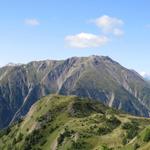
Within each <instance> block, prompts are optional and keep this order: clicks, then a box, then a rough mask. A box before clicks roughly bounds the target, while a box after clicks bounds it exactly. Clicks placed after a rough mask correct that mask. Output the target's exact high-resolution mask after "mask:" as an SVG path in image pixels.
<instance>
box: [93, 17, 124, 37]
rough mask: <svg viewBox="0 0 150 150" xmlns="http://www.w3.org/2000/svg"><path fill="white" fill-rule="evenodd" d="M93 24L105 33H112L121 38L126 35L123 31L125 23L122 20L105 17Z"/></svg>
mask: <svg viewBox="0 0 150 150" xmlns="http://www.w3.org/2000/svg"><path fill="white" fill-rule="evenodd" d="M92 22H94V23H95V24H96V25H97V26H98V27H99V28H100V29H101V30H102V31H103V33H112V34H114V35H116V36H121V35H123V33H124V32H123V30H122V29H121V27H122V26H123V24H124V22H123V21H122V20H121V19H118V18H115V17H110V16H107V15H103V16H101V17H99V18H97V19H95V20H93V21H92Z"/></svg>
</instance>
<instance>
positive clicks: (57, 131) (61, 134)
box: [0, 95, 150, 150]
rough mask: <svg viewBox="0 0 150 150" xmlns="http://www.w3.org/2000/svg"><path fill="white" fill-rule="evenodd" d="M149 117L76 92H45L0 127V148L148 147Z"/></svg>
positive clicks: (125, 149) (76, 149)
mask: <svg viewBox="0 0 150 150" xmlns="http://www.w3.org/2000/svg"><path fill="white" fill-rule="evenodd" d="M149 124H150V119H145V118H140V117H135V116H131V115H128V114H124V113H121V112H119V111H116V110H114V109H112V108H110V107H106V106H105V105H103V104H102V103H100V102H98V101H95V100H91V99H87V98H79V97H76V96H60V95H48V96H46V97H43V98H42V99H41V100H40V101H38V102H36V103H35V104H34V105H33V106H32V107H31V109H30V111H29V112H28V114H27V115H26V117H25V118H24V119H20V120H18V122H16V123H14V124H12V125H11V126H10V127H8V128H6V129H3V130H1V131H0V149H2V150H9V149H11V150H29V149H30V150H33V149H34V150H35V149H36V150H56V149H57V150H85V149H86V150H136V149H138V150H148V149H149V148H150V142H149V141H150V127H149Z"/></svg>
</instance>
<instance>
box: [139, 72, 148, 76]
mask: <svg viewBox="0 0 150 150" xmlns="http://www.w3.org/2000/svg"><path fill="white" fill-rule="evenodd" d="M140 75H141V76H143V77H146V76H149V77H150V73H147V72H145V71H143V72H140Z"/></svg>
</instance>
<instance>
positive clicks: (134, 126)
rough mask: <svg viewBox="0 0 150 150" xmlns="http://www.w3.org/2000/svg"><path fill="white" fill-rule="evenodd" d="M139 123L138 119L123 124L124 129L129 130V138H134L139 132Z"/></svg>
mask: <svg viewBox="0 0 150 150" xmlns="http://www.w3.org/2000/svg"><path fill="white" fill-rule="evenodd" d="M138 126H139V124H138V123H137V122H136V121H132V122H127V123H124V124H123V125H122V129H124V130H127V131H126V133H127V136H126V137H127V138H128V139H133V138H134V137H135V136H136V135H137V134H138V130H139V127H138Z"/></svg>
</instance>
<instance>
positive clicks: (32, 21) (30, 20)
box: [24, 18, 40, 26]
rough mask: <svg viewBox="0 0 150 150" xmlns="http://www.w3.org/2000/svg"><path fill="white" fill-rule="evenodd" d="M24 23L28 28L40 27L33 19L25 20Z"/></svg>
mask: <svg viewBox="0 0 150 150" xmlns="http://www.w3.org/2000/svg"><path fill="white" fill-rule="evenodd" d="M24 22H25V24H26V25H29V26H38V25H40V22H39V21H38V20H37V19H35V18H32V19H25V20H24Z"/></svg>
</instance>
